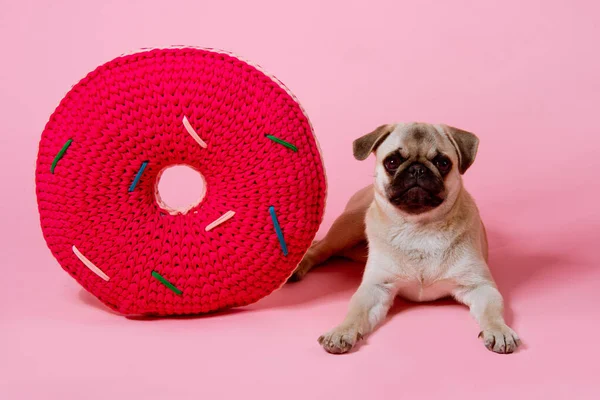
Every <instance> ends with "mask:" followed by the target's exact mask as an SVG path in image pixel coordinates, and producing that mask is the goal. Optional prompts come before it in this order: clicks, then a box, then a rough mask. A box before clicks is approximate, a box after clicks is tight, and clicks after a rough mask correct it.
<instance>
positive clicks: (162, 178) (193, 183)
mask: <svg viewBox="0 0 600 400" xmlns="http://www.w3.org/2000/svg"><path fill="white" fill-rule="evenodd" d="M156 179H157V182H156V189H155V195H156V202H157V203H158V206H159V207H160V208H162V209H163V210H164V211H166V212H167V213H168V214H171V215H177V214H187V213H188V211H190V210H191V209H192V208H194V207H196V206H197V205H198V204H200V202H201V201H202V200H203V199H204V196H205V195H206V180H205V179H204V176H202V174H201V173H200V172H198V171H197V170H195V169H194V168H192V167H190V166H188V165H173V166H170V167H167V168H165V169H163V170H162V171H161V172H160V173H159V174H158V177H157V178H156Z"/></svg>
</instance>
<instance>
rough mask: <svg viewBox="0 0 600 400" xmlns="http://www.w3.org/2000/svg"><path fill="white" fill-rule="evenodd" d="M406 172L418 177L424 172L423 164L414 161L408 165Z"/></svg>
mask: <svg viewBox="0 0 600 400" xmlns="http://www.w3.org/2000/svg"><path fill="white" fill-rule="evenodd" d="M408 173H409V174H410V175H412V176H414V177H415V178H418V177H419V176H421V175H423V174H424V173H425V166H424V165H423V164H421V163H414V164H412V165H411V166H410V167H408Z"/></svg>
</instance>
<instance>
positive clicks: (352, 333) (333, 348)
mask: <svg viewBox="0 0 600 400" xmlns="http://www.w3.org/2000/svg"><path fill="white" fill-rule="evenodd" d="M360 339H362V334H361V333H360V332H359V330H358V328H356V327H355V326H338V327H337V328H334V329H332V330H331V331H329V332H327V333H325V334H323V335H321V337H319V343H320V344H321V346H323V348H324V349H325V350H326V351H327V352H328V353H331V354H343V353H347V352H349V351H350V350H352V348H353V347H354V346H355V345H356V343H357V342H358V341H359V340H360Z"/></svg>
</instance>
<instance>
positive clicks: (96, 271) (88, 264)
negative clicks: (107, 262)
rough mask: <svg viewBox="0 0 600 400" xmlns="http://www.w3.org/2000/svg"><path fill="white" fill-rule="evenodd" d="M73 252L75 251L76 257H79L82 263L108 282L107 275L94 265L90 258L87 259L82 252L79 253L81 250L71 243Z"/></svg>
mask: <svg viewBox="0 0 600 400" xmlns="http://www.w3.org/2000/svg"><path fill="white" fill-rule="evenodd" d="M73 253H75V255H76V256H77V258H79V259H80V260H81V262H82V263H83V265H85V266H86V267H88V268H89V269H90V270H91V271H92V272H93V273H95V274H96V275H98V276H99V277H100V278H102V279H104V280H105V281H107V282H108V280H109V279H110V277H109V276H108V275H106V274H105V273H104V272H102V270H101V269H100V268H98V267H96V266H95V265H94V263H93V262H91V261H90V260H88V259H87V258H86V257H85V256H84V255H83V254H81V252H80V251H79V250H78V249H77V247H75V245H73Z"/></svg>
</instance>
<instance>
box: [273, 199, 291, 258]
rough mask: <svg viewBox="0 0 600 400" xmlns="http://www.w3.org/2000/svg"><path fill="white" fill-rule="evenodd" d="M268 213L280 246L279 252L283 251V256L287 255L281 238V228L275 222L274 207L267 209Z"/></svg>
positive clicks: (285, 246)
mask: <svg viewBox="0 0 600 400" xmlns="http://www.w3.org/2000/svg"><path fill="white" fill-rule="evenodd" d="M269 213H270V214H271V219H272V220H273V226H275V233H276V234H277V238H278V239H279V244H280V245H281V251H283V255H284V256H287V255H288V249H287V245H286V244H285V239H284V238H283V232H281V227H280V226H279V221H277V215H276V214H275V207H273V206H271V207H269Z"/></svg>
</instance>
